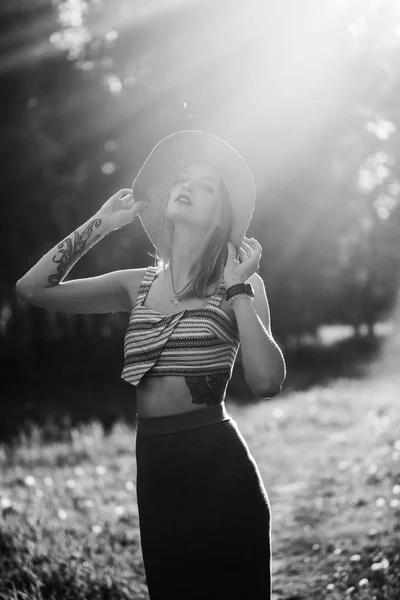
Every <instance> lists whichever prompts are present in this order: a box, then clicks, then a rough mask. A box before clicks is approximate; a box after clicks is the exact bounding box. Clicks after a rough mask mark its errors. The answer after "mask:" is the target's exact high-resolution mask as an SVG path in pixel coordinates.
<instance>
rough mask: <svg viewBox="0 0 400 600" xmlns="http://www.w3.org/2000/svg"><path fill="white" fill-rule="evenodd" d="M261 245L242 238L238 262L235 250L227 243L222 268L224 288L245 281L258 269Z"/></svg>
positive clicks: (253, 240)
mask: <svg viewBox="0 0 400 600" xmlns="http://www.w3.org/2000/svg"><path fill="white" fill-rule="evenodd" d="M261 254H262V248H261V245H260V244H259V243H258V242H257V240H255V239H254V238H248V237H246V236H244V239H243V242H242V244H241V246H240V248H239V260H240V262H239V260H236V248H235V246H234V245H233V244H232V242H228V259H227V261H226V265H225V268H224V279H225V286H226V288H228V287H230V286H231V285H235V284H236V283H246V281H247V280H248V279H249V277H251V276H252V275H253V274H254V273H255V272H256V271H258V270H259V268H260V259H261Z"/></svg>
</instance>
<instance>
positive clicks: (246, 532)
mask: <svg viewBox="0 0 400 600" xmlns="http://www.w3.org/2000/svg"><path fill="white" fill-rule="evenodd" d="M136 461H137V500H138V508H139V521H140V535H141V544H142V553H143V560H144V567H145V572H146V581H147V586H148V589H149V594H150V598H151V600H167V599H169V598H173V599H174V600H197V599H198V600H200V599H201V600H214V599H215V600H217V599H218V600H224V599H225V598H226V600H235V599H238V600H239V599H240V600H243V599H247V598H249V599H250V598H251V599H252V600H270V598H271V509H270V503H269V499H268V496H267V492H266V490H265V487H264V484H263V482H262V479H261V476H260V473H259V470H258V468H257V465H256V463H255V461H254V458H253V457H252V455H251V454H250V452H249V449H248V447H247V444H246V442H245V440H244V439H243V437H242V435H241V433H240V432H239V429H238V427H237V424H236V422H235V421H234V420H233V419H232V418H231V417H229V415H228V414H227V413H226V411H225V408H224V405H217V406H213V407H210V408H205V409H202V410H198V411H194V412H190V413H184V414H179V415H173V416H168V417H154V418H143V417H138V422H137V435H136Z"/></svg>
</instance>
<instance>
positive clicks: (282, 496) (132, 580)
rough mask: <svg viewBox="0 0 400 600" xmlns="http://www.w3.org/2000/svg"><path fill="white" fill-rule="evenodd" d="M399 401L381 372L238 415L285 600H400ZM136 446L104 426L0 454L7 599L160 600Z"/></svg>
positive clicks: (44, 433) (236, 411)
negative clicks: (262, 491)
mask: <svg viewBox="0 0 400 600" xmlns="http://www.w3.org/2000/svg"><path fill="white" fill-rule="evenodd" d="M397 364H398V363H397ZM399 390H400V375H399V374H396V370H395V369H393V368H391V369H389V370H385V369H384V368H381V369H379V368H375V369H374V370H371V371H370V372H369V374H367V375H366V376H365V377H364V378H362V377H358V378H350V377H342V378H339V379H337V380H336V381H330V382H329V383H323V384H318V385H315V386H314V387H310V388H308V389H306V390H304V391H297V392H289V393H287V394H286V395H282V396H279V397H277V398H274V399H272V400H270V401H268V402H265V401H264V402H258V403H256V404H253V405H251V406H239V405H237V404H233V403H227V406H228V412H229V413H230V414H232V416H234V418H235V419H236V421H237V422H238V425H239V427H240V429H241V432H242V433H243V435H244V437H245V439H246V441H247V443H248V445H249V447H250V449H251V451H252V453H253V455H254V457H255V459H256V461H257V463H258V466H259V468H260V471H261V474H262V477H263V479H264V482H265V485H266V488H267V491H268V495H269V498H270V502H271V507H272V513H273V521H272V525H273V540H272V541H273V592H274V596H273V597H274V600H295V599H307V600H314V599H315V600H322V599H326V600H339V599H347V598H349V599H352V600H367V599H368V600H372V599H374V600H398V598H399V597H400V584H399V581H400V521H399V516H400V414H399V409H398V405H399V399H400V393H399ZM49 432H50V433H49ZM51 440H53V441H51ZM134 445H135V433H134V430H133V429H132V427H130V426H129V425H124V424H122V423H117V424H115V425H114V426H113V428H112V429H111V432H110V433H107V434H106V433H105V431H104V429H103V427H102V425H100V424H99V423H97V422H92V423H90V424H88V425H82V426H79V427H74V428H72V429H66V430H65V431H64V432H63V435H62V436H58V437H57V436H54V435H52V434H51V424H49V425H48V426H44V427H40V426H36V425H32V427H31V429H30V430H29V432H28V433H20V435H19V437H17V438H16V439H15V440H14V443H13V444H3V445H2V446H0V472H1V479H0V512H1V518H0V582H1V583H0V600H22V599H29V600H42V599H46V600H53V599H54V600H55V599H59V598H62V599H63V600H69V599H71V600H72V599H73V600H81V599H82V600H83V599H85V600H87V599H110V600H111V599H113V600H122V599H128V598H129V599H132V598H136V599H139V600H140V599H141V600H144V599H146V598H148V596H147V588H146V585H145V577H144V569H143V563H142V557H141V550H140V538H139V530H138V513H137V506H136V502H135V456H134Z"/></svg>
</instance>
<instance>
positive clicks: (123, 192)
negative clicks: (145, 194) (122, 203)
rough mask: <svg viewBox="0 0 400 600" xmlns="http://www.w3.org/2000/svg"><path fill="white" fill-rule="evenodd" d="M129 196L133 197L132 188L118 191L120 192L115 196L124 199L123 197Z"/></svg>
mask: <svg viewBox="0 0 400 600" xmlns="http://www.w3.org/2000/svg"><path fill="white" fill-rule="evenodd" d="M127 194H130V195H132V190H131V188H122V189H120V190H118V192H117V193H116V194H115V195H116V196H117V198H122V197H123V196H126V195H127Z"/></svg>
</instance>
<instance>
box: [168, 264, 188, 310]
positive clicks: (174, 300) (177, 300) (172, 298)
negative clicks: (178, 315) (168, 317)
mask: <svg viewBox="0 0 400 600" xmlns="http://www.w3.org/2000/svg"><path fill="white" fill-rule="evenodd" d="M170 272H171V283H172V289H173V290H174V294H175V296H179V294H182V292H183V290H185V289H186V288H187V287H188V285H189V284H190V283H192V281H193V279H191V280H190V281H189V283H187V284H186V285H185V287H184V288H182V289H181V291H180V292H177V291H176V290H175V286H174V279H173V277H172V259H171V261H170ZM170 300H171V302H173V303H174V304H178V302H179V298H175V297H171V298H170Z"/></svg>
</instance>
